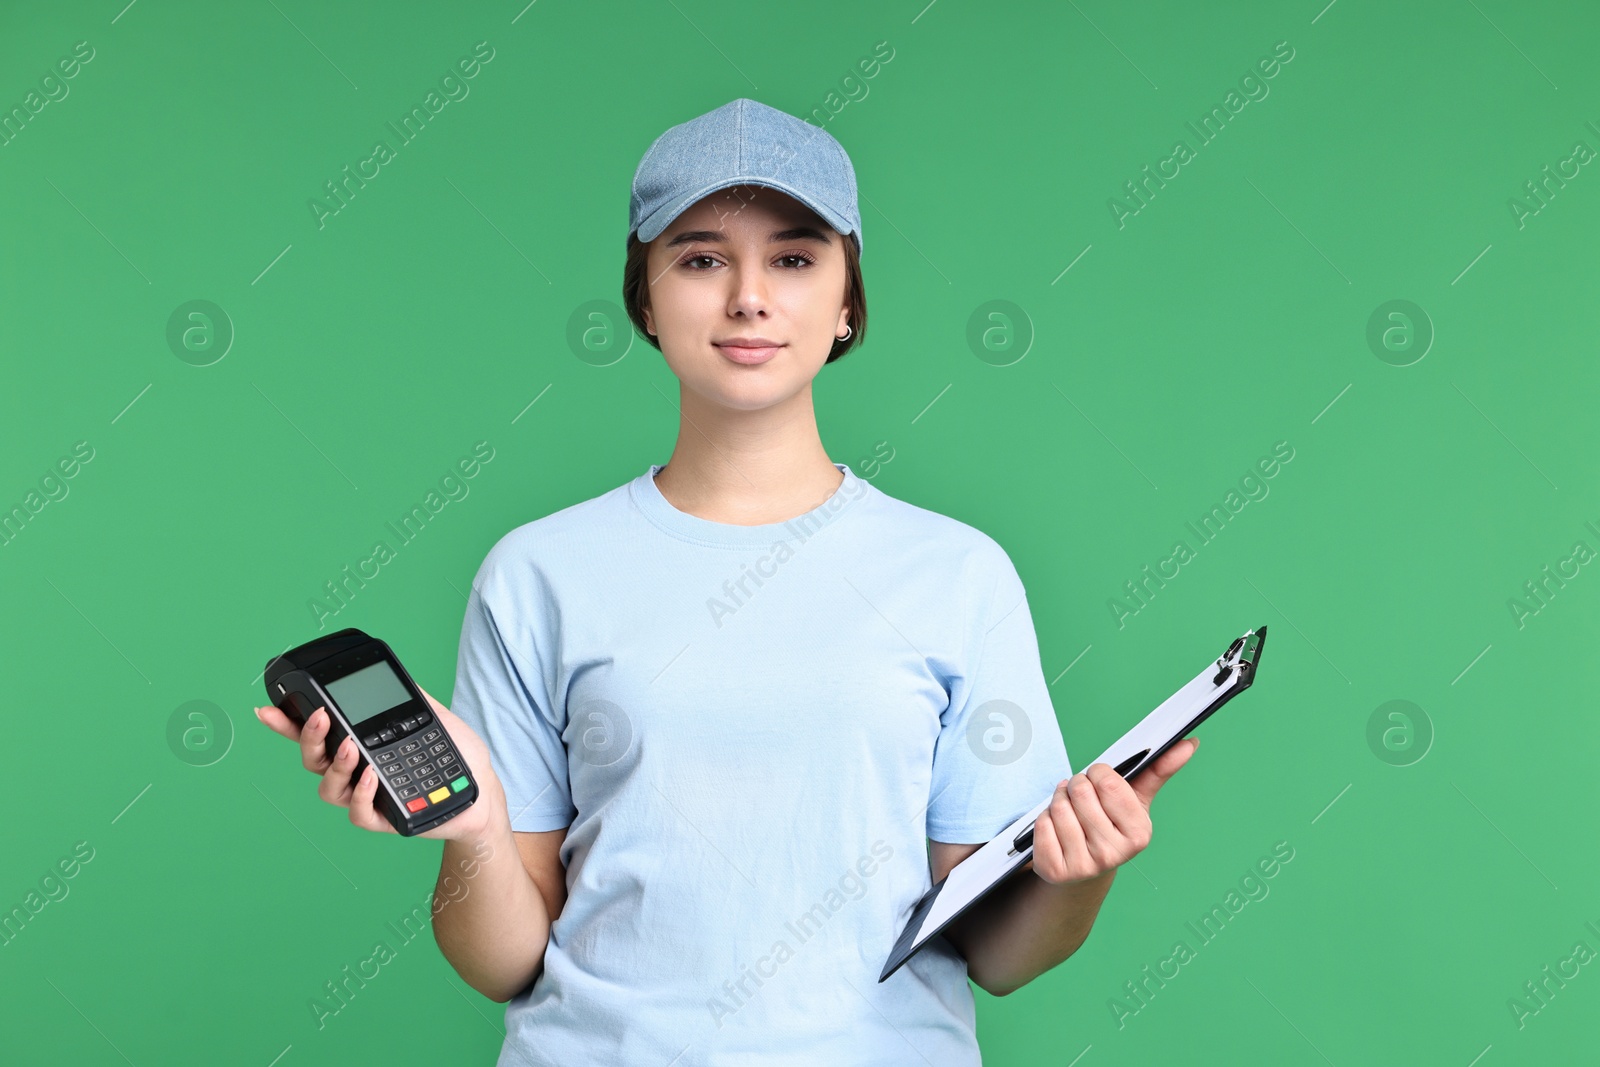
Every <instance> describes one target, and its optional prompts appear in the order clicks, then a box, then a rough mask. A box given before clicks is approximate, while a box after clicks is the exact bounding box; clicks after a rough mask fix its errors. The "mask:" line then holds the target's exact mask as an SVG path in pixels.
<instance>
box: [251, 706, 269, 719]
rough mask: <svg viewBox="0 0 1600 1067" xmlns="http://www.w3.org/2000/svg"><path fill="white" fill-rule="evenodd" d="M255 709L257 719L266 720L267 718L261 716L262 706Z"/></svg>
mask: <svg viewBox="0 0 1600 1067" xmlns="http://www.w3.org/2000/svg"><path fill="white" fill-rule="evenodd" d="M253 710H254V711H255V713H256V718H257V719H258V720H260V721H261V722H266V720H265V719H262V718H261V709H260V708H255V709H253Z"/></svg>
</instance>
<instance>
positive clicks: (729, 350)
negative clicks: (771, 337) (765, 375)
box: [716, 339, 783, 367]
mask: <svg viewBox="0 0 1600 1067" xmlns="http://www.w3.org/2000/svg"><path fill="white" fill-rule="evenodd" d="M716 347H717V351H719V352H721V353H722V354H723V355H724V356H726V357H727V358H728V359H730V360H732V361H733V362H734V363H739V364H742V365H744V366H746V367H753V366H756V365H757V364H760V363H765V362H767V360H769V359H771V358H772V357H773V356H775V355H777V354H778V352H779V350H780V349H782V348H783V346H782V345H780V344H777V343H775V342H770V341H762V340H758V339H752V340H749V341H746V342H744V343H740V344H734V343H728V344H719V345H717V346H716Z"/></svg>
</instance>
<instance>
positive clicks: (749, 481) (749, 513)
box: [656, 382, 844, 526]
mask: <svg viewBox="0 0 1600 1067" xmlns="http://www.w3.org/2000/svg"><path fill="white" fill-rule="evenodd" d="M678 402H679V410H680V420H679V424H678V440H677V443H676V444H675V445H674V446H673V448H672V455H671V457H670V458H668V460H667V463H666V465H665V466H664V467H663V468H662V469H661V471H660V472H659V473H658V474H657V475H656V487H657V488H658V489H659V490H660V491H661V495H662V496H664V497H666V499H667V502H668V503H670V504H671V505H672V506H673V507H675V508H677V509H678V510H679V511H683V512H687V513H688V514H690V515H694V516H696V517H698V518H702V519H706V520H708V521H711V522H724V523H730V524H732V525H736V526H758V525H764V524H767V523H779V522H787V521H788V520H789V519H792V518H794V517H795V516H796V515H803V514H805V513H806V512H807V511H810V510H811V509H812V508H814V507H816V506H817V505H818V504H820V503H822V502H823V501H824V500H826V499H827V498H828V497H829V496H831V495H832V494H833V492H834V491H835V490H836V489H838V488H839V485H840V483H841V482H842V481H843V480H844V476H843V475H841V474H840V473H839V469H838V468H837V467H835V466H834V465H833V462H832V461H831V460H830V459H829V458H828V453H827V450H826V449H824V448H823V447H822V437H821V435H820V434H819V433H818V431H817V416H816V411H815V409H814V408H813V406H812V400H811V384H810V383H809V382H808V383H807V384H806V387H805V388H804V389H803V390H801V391H800V392H799V393H796V394H795V395H794V396H793V397H790V398H789V399H788V400H786V401H784V402H782V403H781V404H777V405H774V406H772V407H768V408H763V409H761V410H759V411H740V410H737V409H732V408H728V407H724V406H722V405H720V404H713V403H710V402H708V401H707V400H706V399H705V398H704V397H701V396H699V395H697V394H695V393H693V392H691V391H690V390H688V389H687V388H684V387H683V385H682V383H679V389H678Z"/></svg>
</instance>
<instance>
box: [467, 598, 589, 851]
mask: <svg viewBox="0 0 1600 1067" xmlns="http://www.w3.org/2000/svg"><path fill="white" fill-rule="evenodd" d="M517 636H519V635H516V634H513V635H512V638H513V639H512V640H510V641H508V640H507V639H506V635H505V633H504V632H502V630H501V628H500V624H499V622H498V621H497V620H496V618H495V615H494V611H493V610H492V608H491V607H490V604H489V602H488V600H487V599H486V598H485V597H484V594H483V592H482V591H481V589H480V588H479V587H478V585H476V584H474V586H473V589H472V594H471V595H470V596H469V597H468V598H467V613H466V618H465V620H464V621H463V622H462V624H461V646H460V650H459V652H458V655H457V659H456V686H455V692H454V694H453V695H452V697H451V701H450V710H451V711H453V712H455V713H456V714H457V715H459V716H460V717H461V719H462V720H463V721H464V722H466V724H467V725H468V726H470V727H472V728H473V729H474V730H476V731H477V733H478V736H479V737H482V738H483V740H484V743H485V744H487V745H488V746H489V756H490V762H491V763H493V764H494V772H495V775H496V776H497V777H498V778H499V779H500V783H501V785H502V786H503V787H504V789H505V794H506V807H507V809H508V811H509V812H510V815H511V829H513V830H518V831H523V832H528V831H541V830H559V829H562V828H563V827H566V826H569V825H571V823H572V820H573V817H574V816H575V815H576V814H577V809H576V808H575V807H574V806H573V804H572V787H571V782H570V780H569V779H568V777H567V751H566V746H565V745H564V744H563V743H562V741H561V724H560V723H559V722H558V721H556V719H555V717H554V716H553V715H552V714H551V708H550V707H549V703H550V701H549V697H548V696H547V694H546V689H545V686H544V683H543V680H542V677H541V672H540V669H539V666H538V663H539V661H538V658H537V656H536V655H533V654H532V652H531V650H521V649H519V647H518V642H517V640H516V637H517Z"/></svg>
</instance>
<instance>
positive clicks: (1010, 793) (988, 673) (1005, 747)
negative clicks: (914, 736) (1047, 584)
mask: <svg viewBox="0 0 1600 1067" xmlns="http://www.w3.org/2000/svg"><path fill="white" fill-rule="evenodd" d="M994 549H995V551H996V552H997V553H998V557H999V558H998V560H997V561H996V564H995V569H996V570H998V572H999V573H998V575H997V577H996V579H995V582H994V587H993V589H994V591H993V594H992V595H991V596H990V597H988V598H987V605H988V610H985V607H984V604H983V603H982V602H980V604H979V605H978V606H977V607H976V608H975V609H974V610H973V615H974V621H975V626H974V628H973V630H972V632H971V635H970V637H969V640H968V646H967V651H966V657H967V659H968V660H969V661H970V662H968V663H966V664H963V665H962V666H961V669H960V670H959V671H958V672H957V673H955V674H954V675H953V677H952V679H951V684H950V704H949V706H948V708H947V709H946V710H945V712H944V714H943V715H942V716H941V717H940V729H939V739H938V741H937V743H936V744H935V747H934V756H933V777H932V783H931V785H930V796H931V798H932V801H931V803H930V804H929V805H928V836H929V837H930V838H932V839H933V840H935V841H943V842H947V843H949V844H975V843H979V842H983V841H988V840H989V839H991V838H992V837H994V835H996V834H998V833H999V832H1000V831H1001V830H1004V829H1005V828H1006V827H1007V826H1008V825H1009V824H1010V823H1011V822H1013V821H1014V820H1015V819H1017V817H1018V816H1020V815H1022V814H1023V813H1024V812H1026V811H1028V810H1029V809H1030V808H1033V807H1035V806H1037V805H1038V804H1039V803H1040V802H1041V801H1043V800H1045V799H1047V798H1048V797H1049V796H1050V793H1051V792H1052V791H1053V790H1054V789H1055V787H1056V785H1057V784H1058V783H1060V782H1061V780H1062V779H1064V778H1069V777H1071V775H1072V766H1071V764H1070V763H1069V762H1068V759H1067V750H1066V744H1065V743H1064V742H1063V740H1062V737H1061V726H1060V724H1059V723H1058V722H1057V721H1056V713H1055V708H1054V706H1053V705H1052V704H1051V702H1050V692H1049V689H1048V687H1047V686H1046V684H1045V679H1044V669H1043V667H1042V666H1041V665H1040V661H1039V641H1038V637H1037V635H1036V634H1035V633H1034V628H1033V614H1032V612H1031V611H1030V610H1029V607H1028V597H1027V593H1026V591H1025V590H1024V588H1023V585H1022V580H1021V578H1020V577H1018V575H1017V571H1016V568H1015V567H1014V566H1013V565H1012V563H1011V560H1010V558H1009V557H1008V556H1006V554H1005V552H1004V551H1003V550H1001V549H1000V548H999V546H998V545H995V546H994Z"/></svg>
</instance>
